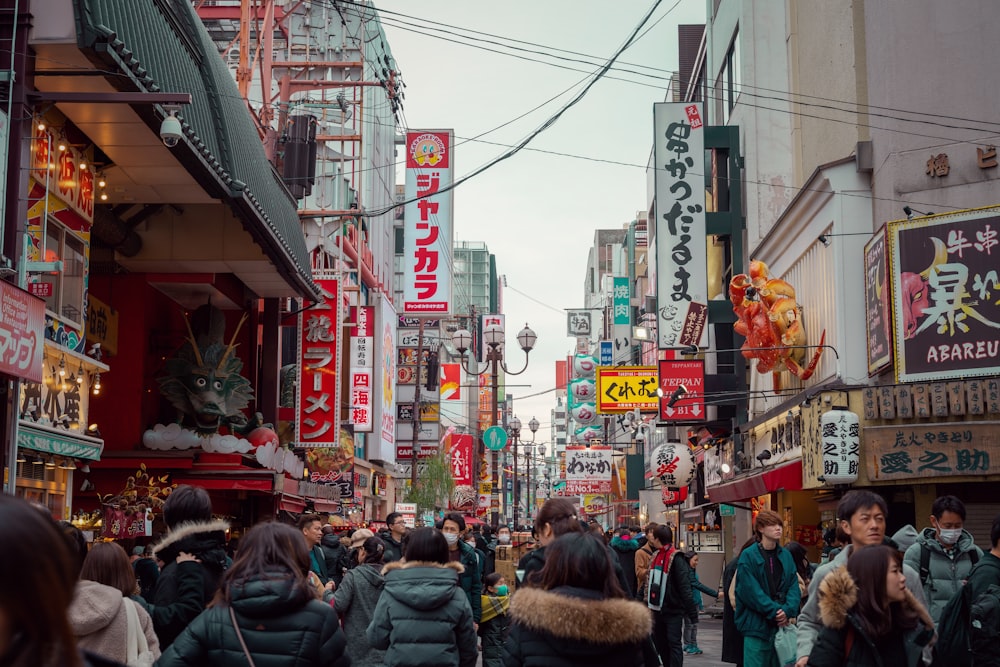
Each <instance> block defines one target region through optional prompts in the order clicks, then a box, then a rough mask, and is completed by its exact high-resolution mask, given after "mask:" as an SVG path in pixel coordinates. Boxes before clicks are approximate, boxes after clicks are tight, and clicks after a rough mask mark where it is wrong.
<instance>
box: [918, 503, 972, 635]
mask: <svg viewBox="0 0 1000 667" xmlns="http://www.w3.org/2000/svg"><path fill="white" fill-rule="evenodd" d="M964 524H965V504H964V503H963V502H962V501H961V500H959V499H958V498H956V497H955V496H941V497H940V498H938V499H937V500H935V501H934V504H933V505H931V526H930V528H924V530H923V531H922V532H921V533H920V535H919V536H918V537H917V542H916V544H914V545H912V546H911V547H910V548H909V549H907V550H906V554H905V555H904V556H903V562H904V563H906V564H907V565H909V566H910V567H912V568H913V569H914V570H916V571H917V572H918V573H919V574H920V583H921V584H922V586H923V591H924V597H925V598H926V599H927V609H928V611H930V613H931V618H933V619H934V625H935V626H937V622H938V620H939V619H940V618H941V612H942V611H943V610H944V606H945V605H946V604H948V600H950V599H951V598H952V597H953V596H954V595H955V594H956V593H958V592H959V591H960V590H962V586H963V585H964V584H965V580H966V579H968V578H969V572H971V571H972V566H973V565H975V564H976V563H977V562H979V559H980V558H982V557H983V550H982V549H980V548H979V547H977V546H976V544H975V542H974V541H973V539H972V535H971V534H970V533H969V531H967V530H965V529H964V528H963V526H964ZM925 564H926V566H925ZM925 567H926V572H925V571H924V570H925Z"/></svg>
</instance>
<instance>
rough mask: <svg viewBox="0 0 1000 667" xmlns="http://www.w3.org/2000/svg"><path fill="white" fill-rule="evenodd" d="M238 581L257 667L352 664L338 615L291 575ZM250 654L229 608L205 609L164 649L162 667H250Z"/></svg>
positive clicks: (240, 618) (239, 611) (241, 619)
mask: <svg viewBox="0 0 1000 667" xmlns="http://www.w3.org/2000/svg"><path fill="white" fill-rule="evenodd" d="M272 576H273V578H270V579H266V580H260V579H259V580H254V581H248V582H245V583H242V584H233V586H232V588H231V589H230V592H231V594H232V597H233V601H232V608H233V610H234V611H235V612H236V621H237V623H238V624H239V627H240V632H241V633H242V634H243V640H244V641H245V642H246V645H247V649H248V650H249V651H250V654H251V655H252V656H253V659H254V663H255V664H256V665H257V667H312V666H313V665H322V666H330V667H348V666H349V665H350V660H349V659H348V658H347V656H346V655H345V649H346V647H347V642H346V640H345V638H344V633H343V632H342V631H341V629H340V623H339V621H338V620H337V614H336V613H335V612H334V611H333V609H332V608H331V607H330V605H328V604H325V603H323V602H320V601H319V600H317V599H316V598H315V597H314V595H313V591H312V590H311V589H308V590H306V589H303V588H301V587H295V586H294V585H293V580H292V579H291V577H290V576H288V574H287V573H281V572H275V573H273V575H272ZM246 664H247V658H246V654H245V653H244V652H243V648H242V647H241V646H240V641H239V638H238V637H237V636H236V630H235V629H234V628H233V622H232V618H231V617H230V614H229V607H228V606H226V605H218V606H216V607H212V608H211V609H207V610H205V612H204V613H202V614H201V615H200V616H198V618H196V619H195V620H194V621H193V622H192V623H191V625H190V626H188V628H187V629H186V630H185V631H184V632H182V633H181V634H180V636H179V637H177V639H176V641H174V643H173V644H172V645H171V646H170V648H168V649H167V650H166V651H164V652H163V656H162V657H161V658H160V661H159V662H158V663H157V667H191V666H195V665H204V666H205V667H209V666H210V667H228V666H230V665H232V666H233V667H236V666H239V667H245V665H246Z"/></svg>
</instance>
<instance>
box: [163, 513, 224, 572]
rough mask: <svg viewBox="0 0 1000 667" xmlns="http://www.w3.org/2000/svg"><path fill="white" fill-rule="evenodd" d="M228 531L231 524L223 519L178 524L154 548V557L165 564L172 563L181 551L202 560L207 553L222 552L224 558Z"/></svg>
mask: <svg viewBox="0 0 1000 667" xmlns="http://www.w3.org/2000/svg"><path fill="white" fill-rule="evenodd" d="M227 530H229V523H228V522H226V521H222V520H221V519H213V520H211V521H191V522H186V523H181V524H178V525H177V526H174V528H173V530H171V531H170V532H169V533H167V534H166V535H165V536H164V538H163V539H162V540H160V541H159V542H158V543H157V545H156V546H155V547H154V548H153V555H154V556H155V557H156V558H159V559H160V560H162V561H164V562H170V561H172V560H174V559H175V558H177V554H179V553H180V552H181V551H184V552H187V553H190V554H194V555H195V556H198V557H199V558H201V557H202V555H203V554H205V553H206V552H209V551H212V550H222V552H223V557H224V556H225V547H226V531H227Z"/></svg>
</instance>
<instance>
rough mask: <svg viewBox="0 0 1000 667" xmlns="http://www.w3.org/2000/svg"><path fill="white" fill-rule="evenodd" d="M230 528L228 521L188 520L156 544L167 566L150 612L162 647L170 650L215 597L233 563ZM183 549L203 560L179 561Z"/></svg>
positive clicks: (157, 554)
mask: <svg viewBox="0 0 1000 667" xmlns="http://www.w3.org/2000/svg"><path fill="white" fill-rule="evenodd" d="M227 530H229V524H228V523H226V522H225V521H208V522H194V523H184V524H181V525H179V526H177V527H176V528H174V529H173V530H172V531H170V532H169V533H168V534H167V536H166V537H164V538H163V539H162V540H161V541H160V543H159V544H157V545H156V548H155V549H154V551H153V553H154V554H155V556H156V558H159V559H160V560H162V561H163V562H164V566H163V570H162V571H161V572H160V577H159V579H157V581H156V589H155V591H154V592H153V599H152V600H151V603H152V604H150V606H149V615H150V616H151V617H152V619H153V629H154V630H156V636H157V638H158V639H159V640H160V649H161V650H166V648H167V647H168V646H170V644H171V642H173V641H174V639H175V638H176V637H177V635H179V634H180V633H181V632H183V631H184V628H186V627H187V626H188V624H189V623H190V622H191V621H193V620H194V618H195V617H196V616H197V615H198V614H200V613H201V612H202V610H203V609H205V606H206V605H207V604H208V603H209V602H211V600H212V598H213V597H215V593H216V591H217V590H218V589H219V580H220V579H221V578H222V573H223V571H225V569H226V567H227V564H228V562H229V559H228V557H227V556H226V531H227ZM182 551H183V552H185V553H189V554H191V555H193V556H196V557H197V558H198V560H200V561H201V562H200V563H196V562H192V561H188V562H185V563H178V562H177V556H178V555H179V554H180V552H182Z"/></svg>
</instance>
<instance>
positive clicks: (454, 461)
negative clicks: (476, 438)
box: [448, 434, 472, 486]
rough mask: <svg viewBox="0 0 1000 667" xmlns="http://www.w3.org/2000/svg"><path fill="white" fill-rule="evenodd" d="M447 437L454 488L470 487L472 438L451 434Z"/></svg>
mask: <svg viewBox="0 0 1000 667" xmlns="http://www.w3.org/2000/svg"><path fill="white" fill-rule="evenodd" d="M448 437H449V439H450V443H449V454H450V457H451V477H452V479H454V480H455V486H472V436H471V435H469V434H464V435H457V434H452V435H450V436H448Z"/></svg>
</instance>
